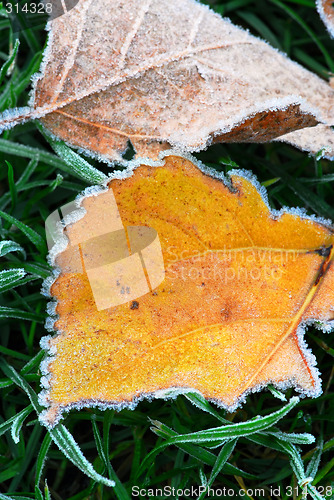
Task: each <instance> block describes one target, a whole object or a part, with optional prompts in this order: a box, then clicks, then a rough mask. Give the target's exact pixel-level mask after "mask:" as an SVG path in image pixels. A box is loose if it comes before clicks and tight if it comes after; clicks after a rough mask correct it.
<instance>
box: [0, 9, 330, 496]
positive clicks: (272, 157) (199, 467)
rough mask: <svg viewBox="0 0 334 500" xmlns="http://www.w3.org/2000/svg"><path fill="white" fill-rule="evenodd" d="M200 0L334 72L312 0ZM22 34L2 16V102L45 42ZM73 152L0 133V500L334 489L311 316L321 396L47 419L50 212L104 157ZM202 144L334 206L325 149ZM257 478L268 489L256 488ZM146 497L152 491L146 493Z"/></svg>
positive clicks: (273, 199)
mask: <svg viewBox="0 0 334 500" xmlns="http://www.w3.org/2000/svg"><path fill="white" fill-rule="evenodd" d="M206 3H209V4H210V5H211V6H213V7H214V8H215V9H216V10H217V12H220V13H222V14H224V15H227V16H229V17H230V18H231V19H232V21H233V22H234V23H236V24H238V25H241V26H243V27H246V28H249V29H250V31H251V32H253V33H254V34H257V35H259V36H261V37H263V38H265V39H267V40H268V41H269V42H270V43H271V44H272V45H273V46H275V47H278V48H279V49H281V50H283V51H285V52H287V53H288V55H289V56H290V57H291V58H293V59H294V60H296V61H298V62H300V63H301V64H303V65H304V66H305V67H307V68H309V69H310V70H312V71H315V72H316V73H318V74H319V75H321V76H323V77H327V76H328V74H329V73H330V72H334V59H333V48H334V42H333V41H331V40H330V39H329V37H328V36H327V32H326V31H325V29H324V27H323V25H322V23H321V21H320V20H319V19H318V15H317V13H316V12H315V8H314V2H313V1H312V0H285V1H283V0H231V1H212V2H206ZM0 12H1V11H0ZM15 37H17V36H16V35H13V33H12V32H11V30H10V26H9V23H8V20H7V19H6V18H5V17H1V15H0V67H1V66H3V65H5V66H3V67H4V70H3V71H0V111H2V110H4V109H7V108H9V107H13V106H21V105H25V104H26V102H27V98H28V90H29V81H30V77H31V75H32V74H33V73H34V72H35V71H37V70H38V67H39V64H40V61H41V55H42V50H43V46H44V43H45V33H44V32H43V30H39V31H38V30H34V31H30V32H29V31H24V32H21V33H20V34H19V38H20V45H19V47H18V44H17V43H16V39H15ZM10 47H15V51H17V58H16V63H15V68H12V72H11V74H10V76H6V73H7V70H8V67H11V66H12V63H13V58H12V59H9V60H8V53H9V49H10ZM6 61H8V63H6ZM67 153H69V154H66V155H64V147H63V146H62V145H61V144H59V143H53V144H52V145H50V144H49V143H48V141H47V140H46V139H45V138H44V137H43V135H42V134H41V133H40V132H39V131H38V129H37V127H36V124H34V123H27V124H24V125H21V126H18V127H16V128H14V129H13V130H10V131H6V132H5V133H4V134H3V136H2V137H1V138H0V222H1V225H0V233H1V239H2V240H3V241H4V243H1V244H0V256H1V258H0V273H3V274H0V292H1V295H0V322H1V330H0V335H1V343H0V344H1V346H0V368H1V370H2V375H1V377H2V378H1V379H0V390H1V416H0V500H2V499H8V498H15V499H17V498H20V499H24V498H30V499H31V498H36V499H38V500H42V499H49V498H52V499H54V500H60V499H63V500H79V499H88V498H89V499H102V498H103V499H109V498H117V499H129V498H131V488H132V487H133V486H139V487H141V488H162V487H164V486H169V487H170V488H175V489H178V488H190V487H191V486H196V485H197V486H199V485H208V486H214V487H215V488H220V489H223V488H226V489H229V490H230V492H229V493H225V495H224V496H222V497H221V498H229V497H231V496H232V492H234V498H254V499H257V498H268V499H270V498H281V499H283V500H286V499H289V498H301V494H302V490H301V487H300V485H304V486H305V485H306V483H307V481H305V479H306V478H308V477H309V476H311V477H312V478H313V481H312V485H313V486H311V485H310V483H309V484H308V485H306V486H305V488H307V491H308V494H309V496H310V497H311V498H319V499H320V498H332V497H333V498H334V459H333V458H332V456H333V448H334V432H333V431H334V417H333V415H334V392H333V375H334V370H333V355H334V341H333V338H334V336H333V335H327V334H323V333H321V332H319V331H318V330H315V329H313V328H309V329H308V331H307V334H306V339H307V342H308V344H309V346H310V347H311V348H312V350H313V352H314V354H315V355H316V358H317V361H318V365H319V368H320V371H321V373H322V381H323V390H324V393H323V394H322V396H321V397H319V398H317V399H309V398H305V399H302V400H300V401H299V402H298V400H296V399H291V398H292V396H293V394H294V393H293V391H292V390H288V391H287V393H286V397H287V401H282V400H281V399H279V398H278V397H277V396H279V397H281V394H280V393H278V392H277V391H275V390H271V391H270V390H266V391H262V392H260V393H257V394H253V395H251V396H249V397H248V398H247V403H246V404H244V405H243V407H242V408H241V409H239V410H238V411H236V412H235V413H233V414H225V412H223V411H221V410H217V409H216V408H215V407H214V405H210V404H208V403H207V402H206V401H205V400H203V399H202V398H200V397H199V396H198V395H195V394H188V395H187V396H179V397H178V398H177V399H176V400H174V401H163V400H154V401H152V402H148V401H143V402H141V403H140V404H139V405H138V406H137V408H136V409H135V410H134V411H130V410H123V411H121V412H115V411H111V410H108V411H104V412H103V411H101V410H94V409H86V410H82V411H80V412H79V411H73V412H71V413H69V414H68V415H67V416H66V418H65V419H64V421H63V423H62V424H61V425H58V426H57V427H56V428H55V429H54V430H53V431H52V432H47V431H46V429H45V428H44V427H41V425H40V424H39V422H38V420H37V414H38V413H39V412H40V411H41V408H40V406H39V404H38V401H37V399H36V393H38V392H39V390H40V389H39V379H40V370H39V365H40V362H41V359H42V357H43V353H41V352H40V347H39V340H40V338H41V337H43V336H44V335H45V329H44V320H45V317H46V313H45V307H46V299H45V298H44V297H43V296H42V295H41V293H40V287H41V282H42V280H43V279H44V278H45V277H47V276H49V275H50V272H51V269H50V267H49V265H48V263H47V261H46V243H45V231H44V221H45V219H46V218H47V216H48V215H49V214H50V213H51V212H52V211H53V210H55V209H56V208H58V207H59V206H61V205H62V204H64V203H66V202H68V201H70V200H72V199H74V198H75V196H76V195H77V194H78V193H79V192H80V191H81V190H82V189H84V188H85V187H86V186H88V185H90V184H94V183H96V182H99V181H100V180H101V179H102V178H103V177H104V174H105V173H107V172H108V167H107V166H106V165H102V164H99V163H98V162H94V161H91V160H89V162H88V161H87V160H84V159H82V158H81V157H80V156H79V155H77V154H76V153H74V152H71V151H67ZM196 156H198V157H199V158H200V159H201V160H202V161H204V162H205V163H206V164H208V165H211V166H214V167H215V168H217V169H218V170H221V171H224V172H227V171H229V170H230V169H231V168H232V167H233V166H234V164H236V165H238V166H240V167H242V168H245V169H248V170H252V171H253V172H254V173H255V174H256V175H257V177H258V179H259V180H260V181H261V182H262V183H263V184H264V185H265V186H267V189H268V194H269V201H270V204H271V205H272V207H274V208H276V209H279V208H280V207H282V206H300V207H305V208H306V209H307V211H308V213H315V214H317V215H320V216H322V217H325V218H332V219H334V206H333V200H334V170H333V164H332V163H331V162H329V161H326V160H321V161H316V160H315V159H313V158H311V157H309V156H308V155H307V154H304V153H302V152H300V151H298V150H296V149H294V148H292V147H290V146H288V145H284V144H281V143H277V144H276V143H272V144H267V145H257V144H249V145H242V146H240V145H237V144H230V145H215V146H212V147H210V148H209V149H208V150H207V151H204V152H202V153H200V154H198V155H196ZM65 157H66V161H65V160H64V159H63V158H65ZM258 415H260V416H261V418H260V419H255V420H253V419H254V418H255V417H256V416H258ZM311 434H312V435H313V436H314V437H315V441H314V440H313V438H312V437H311ZM109 481H115V484H116V486H115V487H114V488H111V487H110V486H108V484H110V482H109ZM259 488H261V489H263V491H264V493H262V491H255V490H256V489H259ZM273 488H275V492H274V491H273ZM316 488H317V490H316ZM326 488H327V489H326ZM278 489H279V490H278ZM247 490H248V492H249V494H247V493H245V494H244V495H243V493H242V492H246V491H247ZM240 491H241V493H240ZM317 491H318V492H317ZM319 492H323V495H322V496H320V495H319ZM331 492H332V493H333V494H331ZM274 493H276V494H277V493H278V495H277V496H275V495H274ZM197 496H200V495H199V494H198V495H197ZM191 497H192V498H196V494H193V495H192V496H191ZM141 498H149V492H148V493H147V494H146V495H142V496H141ZM154 498H168V496H167V495H165V496H159V495H158V494H157V495H154ZM169 498H170V497H169ZM172 498H177V496H174V497H172ZM200 498H205V496H203V495H202V496H200ZM211 498H213V496H211ZM217 498H218V497H217Z"/></svg>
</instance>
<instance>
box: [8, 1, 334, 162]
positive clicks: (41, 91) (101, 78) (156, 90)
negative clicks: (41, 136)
mask: <svg viewBox="0 0 334 500" xmlns="http://www.w3.org/2000/svg"><path fill="white" fill-rule="evenodd" d="M50 26H51V28H50V30H51V31H50V37H49V42H48V47H47V49H46V51H45V56H44V62H43V65H42V68H41V73H40V75H39V76H38V77H37V78H35V80H34V95H33V98H32V102H31V108H24V109H19V110H16V111H13V110H10V111H7V112H5V114H3V115H2V118H0V129H1V127H2V128H7V127H11V126H13V125H15V124H16V123H19V122H20V121H24V120H26V119H31V118H40V119H41V122H42V123H43V124H44V126H45V127H46V128H47V129H48V130H49V131H50V132H52V134H54V135H55V136H57V137H58V138H60V139H62V140H64V141H65V142H66V143H68V144H71V145H74V146H76V147H79V148H82V149H84V150H86V151H87V152H89V153H91V154H92V153H93V154H95V155H97V156H98V157H100V158H104V159H108V160H115V159H120V153H123V152H124V151H125V150H126V148H127V146H128V143H129V141H131V142H132V144H133V146H134V148H135V150H136V152H137V156H140V157H147V156H149V157H152V158H156V157H157V156H158V153H159V152H161V151H162V150H164V149H166V148H169V146H170V145H174V146H177V147H179V148H182V149H183V150H187V151H194V150H199V149H203V148H205V147H206V146H207V145H208V144H210V143H211V142H219V141H223V142H248V141H250V142H266V141H270V140H273V139H275V138H277V137H280V136H283V137H285V135H286V134H289V133H291V132H293V131H295V130H299V129H304V128H305V127H313V126H315V125H316V124H317V123H321V124H323V125H322V126H321V127H320V128H315V129H312V132H311V134H310V135H309V136H308V137H303V138H302V139H300V138H299V137H296V138H294V136H290V137H287V139H286V140H288V141H289V140H290V142H292V143H293V144H295V145H296V146H298V147H301V148H302V149H305V150H307V151H311V152H313V153H317V152H318V151H319V150H323V151H324V154H325V155H327V156H328V157H332V156H333V155H334V152H333V151H334V149H333V131H332V129H331V128H330V126H331V125H333V124H334V111H333V110H334V98H333V95H334V91H333V89H332V88H331V87H330V86H329V85H328V83H327V82H325V81H324V80H322V79H320V78H319V77H317V76H316V75H314V74H312V73H311V72H309V71H307V70H305V69H304V68H302V67H301V66H299V65H298V64H296V63H294V62H292V61H291V60H289V59H288V58H287V57H286V56H285V55H283V54H281V53H280V52H278V51H277V50H275V49H273V48H271V47H270V46H269V45H268V44H267V43H265V42H263V41H261V40H259V39H258V38H255V37H254V36H252V35H250V34H249V33H248V32H246V31H244V30H242V29H240V28H238V27H236V26H233V25H232V24H231V22H230V21H229V20H227V19H223V18H221V17H220V16H218V15H217V14H215V13H213V12H212V11H211V10H209V9H208V8H207V7H205V6H203V5H201V4H200V3H198V2H196V1H195V0H170V1H168V2H165V1H163V0H145V1H142V0H113V1H111V0H108V1H107V2H106V1H105V0H96V1H95V2H92V0H80V1H79V2H78V4H77V6H76V7H75V8H73V9H71V10H70V11H69V12H68V13H67V14H66V15H64V16H61V17H58V18H57V19H54V20H53V21H52V23H50Z"/></svg>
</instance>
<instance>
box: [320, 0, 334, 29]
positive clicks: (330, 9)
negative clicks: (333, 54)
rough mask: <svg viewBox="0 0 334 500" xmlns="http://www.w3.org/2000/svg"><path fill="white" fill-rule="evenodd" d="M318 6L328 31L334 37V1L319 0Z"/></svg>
mask: <svg viewBox="0 0 334 500" xmlns="http://www.w3.org/2000/svg"><path fill="white" fill-rule="evenodd" d="M317 8H318V11H319V14H320V17H321V19H322V20H323V22H324V23H325V25H326V27H327V29H328V32H329V33H330V35H331V36H332V37H334V3H333V1H332V0H317Z"/></svg>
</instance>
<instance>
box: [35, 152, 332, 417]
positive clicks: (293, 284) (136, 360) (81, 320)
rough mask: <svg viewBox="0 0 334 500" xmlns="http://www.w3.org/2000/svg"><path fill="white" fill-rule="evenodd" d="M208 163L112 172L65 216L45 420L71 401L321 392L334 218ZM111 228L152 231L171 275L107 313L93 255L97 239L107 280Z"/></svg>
mask: <svg viewBox="0 0 334 500" xmlns="http://www.w3.org/2000/svg"><path fill="white" fill-rule="evenodd" d="M199 167H200V168H197V167H196V166H194V165H193V164H192V163H191V162H190V161H189V160H187V159H185V158H182V157H177V156H167V157H166V158H165V160H164V165H163V166H158V167H152V166H145V165H141V166H140V167H138V168H136V169H134V170H133V171H131V170H129V171H128V172H126V173H124V172H123V173H118V174H115V177H114V178H113V179H112V180H111V181H110V183H109V189H108V190H106V191H101V188H99V189H95V190H92V189H91V188H90V189H89V190H88V191H87V193H86V196H84V197H83V198H82V199H81V201H82V202H81V206H82V207H83V208H84V209H85V210H83V208H81V209H80V210H78V208H77V209H76V211H75V212H73V214H68V215H67V216H66V217H65V222H66V224H67V226H66V229H65V232H66V236H67V238H68V241H69V242H70V246H67V247H66V240H65V245H64V236H62V238H63V239H60V240H59V242H58V244H56V246H55V247H54V248H57V249H58V250H57V252H55V250H54V248H53V253H52V257H53V258H54V259H55V265H57V266H58V267H59V268H60V274H59V276H58V275H57V277H56V279H55V281H54V282H53V283H50V282H49V281H48V282H47V285H48V286H49V287H50V285H51V288H50V294H51V296H52V297H53V298H54V299H55V300H56V301H57V303H55V302H53V303H52V304H51V306H50V307H49V314H50V315H51V317H50V319H49V320H48V327H49V329H51V330H52V329H54V330H56V331H57V332H58V335H56V336H55V337H53V338H51V337H47V338H46V339H45V340H44V341H43V347H44V348H46V349H48V350H49V354H50V356H51V358H50V359H49V360H47V361H46V362H45V363H44V364H43V367H42V369H43V372H44V375H45V377H44V382H43V384H44V387H45V388H46V392H45V393H44V395H43V396H42V401H43V404H45V405H46V406H47V408H48V409H47V410H46V412H45V415H44V419H43V421H44V422H45V423H47V424H48V425H54V423H55V422H57V421H58V420H59V418H60V416H61V413H62V411H63V410H64V409H70V408H72V407H76V408H80V407H82V406H92V405H100V406H101V407H103V408H105V407H109V406H110V407H115V408H118V409H120V408H122V407H124V406H130V407H133V406H134V404H135V403H136V402H138V401H139V400H140V399H141V398H143V397H145V396H146V397H171V396H176V395H177V394H181V393H185V394H187V393H189V390H190V389H191V388H192V389H193V390H195V391H198V392H200V393H201V394H203V396H204V397H205V398H207V399H209V400H211V401H214V402H215V403H217V404H218V405H220V406H223V407H225V408H227V409H229V410H233V409H234V408H236V406H238V405H239V404H240V402H242V401H243V400H244V399H245V395H246V394H247V393H248V392H249V391H250V390H253V391H254V390H259V389H260V388H262V387H264V386H265V385H267V384H269V383H270V384H274V385H275V386H276V387H278V388H280V389H284V388H286V387H290V386H294V387H296V388H297V390H299V391H301V392H303V393H304V394H307V395H310V396H317V395H319V394H320V392H321V389H320V381H319V377H318V372H317V369H316V368H315V359H314V357H313V355H312V354H311V352H310V351H309V350H308V349H307V347H306V344H305V341H304V340H303V333H304V330H305V327H306V325H308V324H310V323H313V322H314V323H315V324H316V325H319V322H320V323H321V324H323V327H324V329H327V330H329V329H330V328H331V326H332V325H333V320H334V311H333V304H334V266H333V255H334V250H333V243H334V233H333V228H332V226H330V225H329V222H328V221H327V222H326V221H324V220H321V219H315V218H311V217H307V216H306V215H305V214H304V213H303V212H302V211H298V210H291V211H290V212H289V211H288V210H283V211H281V212H271V211H270V210H269V208H268V205H267V203H266V197H265V191H264V189H263V188H261V187H260V186H259V185H258V183H257V182H256V181H255V180H254V178H253V177H251V176H250V174H248V173H247V172H240V171H237V170H233V171H231V173H230V178H229V179H225V178H224V177H219V178H216V177H217V176H218V174H217V173H213V172H212V171H210V170H209V169H206V168H205V167H203V166H201V165H199ZM201 170H202V171H201ZM109 193H110V195H109ZM111 195H113V196H114V199H115V200H116V203H117V207H118V213H117V214H118V215H117V217H118V218H113V216H112V212H111V209H110V206H109V205H108V204H107V200H108V197H109V196H111ZM109 224H112V225H113V226H114V229H112V228H111V229H110V231H114V232H115V233H117V231H116V230H117V229H119V227H122V224H123V226H124V227H125V228H128V229H129V228H130V227H133V226H137V227H138V226H140V227H142V226H148V227H149V228H153V229H154V230H155V231H156V232H157V234H158V235H159V238H160V243H161V250H162V255H163V259H164V265H165V278H164V281H163V282H162V283H161V284H159V285H157V286H156V288H155V289H154V290H151V291H149V292H148V293H146V292H144V293H143V294H142V296H141V297H139V298H137V299H136V300H135V301H133V300H131V301H130V302H124V303H122V304H120V305H117V306H115V307H109V308H104V309H103V310H98V309H97V306H96V304H95V301H94V296H93V289H92V287H91V285H92V283H91V282H90V281H89V271H88V270H87V269H85V263H86V262H88V260H87V257H89V253H88V250H87V249H89V248H90V246H91V247H92V245H91V243H89V241H96V242H99V244H96V246H95V248H97V249H98V254H99V258H100V257H101V256H102V257H103V259H104V261H103V263H102V264H103V265H101V267H99V268H98V272H99V274H100V276H102V277H105V278H106V279H107V276H109V274H108V273H109V271H108V269H109V266H111V264H109V262H111V257H110V255H111V254H112V253H113V254H115V253H117V252H116V250H117V248H116V247H115V248H114V247H113V246H111V247H110V246H109V243H108V242H107V239H105V240H102V239H100V238H101V236H98V235H101V234H103V232H104V231H105V230H106V228H107V230H109V229H108V227H109V226H108V225H109ZM59 227H62V226H59ZM92 235H95V236H96V238H95V239H94V238H93V236H92ZM95 236H94V237H95ZM104 237H105V236H103V238H104ZM89 238H92V240H89V241H87V239H89ZM113 241H114V242H116V239H114V240H113ZM118 256H119V258H123V257H122V255H121V254H120V253H119V252H118ZM108 259H109V260H108ZM117 281H118V280H115V283H114V282H112V281H110V282H108V283H107V284H106V297H107V295H108V294H109V293H111V290H112V289H113V288H117V286H118V285H120V283H118V282H117ZM133 284H135V285H136V283H135V279H134V283H133V282H132V281H131V280H129V281H128V282H127V283H126V286H125V288H127V287H128V288H129V293H130V292H131V287H132V286H133ZM56 315H58V316H56ZM198 400H199V401H200V398H199V399H198Z"/></svg>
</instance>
